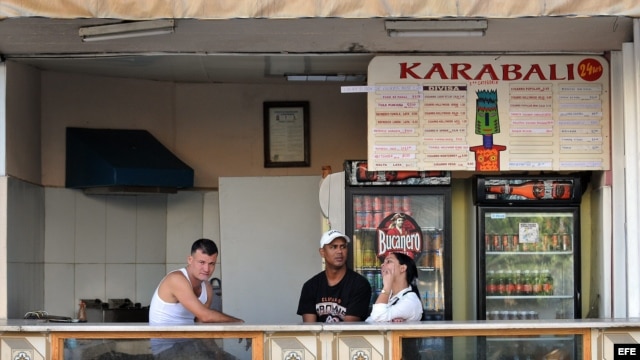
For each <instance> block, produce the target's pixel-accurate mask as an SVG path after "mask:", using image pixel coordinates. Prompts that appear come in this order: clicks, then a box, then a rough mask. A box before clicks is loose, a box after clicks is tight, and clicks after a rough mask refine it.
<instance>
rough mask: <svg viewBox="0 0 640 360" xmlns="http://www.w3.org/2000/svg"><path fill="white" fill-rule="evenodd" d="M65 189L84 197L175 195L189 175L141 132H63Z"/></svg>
mask: <svg viewBox="0 0 640 360" xmlns="http://www.w3.org/2000/svg"><path fill="white" fill-rule="evenodd" d="M66 147H67V150H66V151H67V154H66V187H67V188H74V189H83V190H84V192H85V193H88V194H100V195H119V194H122V195H136V194H154V193H176V192H177V191H178V190H179V189H186V188H190V187H193V169H192V168H190V167H189V166H188V165H187V164H185V163H184V162H182V161H181V160H180V159H179V158H178V157H177V156H175V155H174V154H173V153H172V152H171V151H169V150H168V149H167V148H166V147H165V146H164V145H162V143H160V142H159V141H158V140H157V139H156V138H155V137H154V136H153V135H151V134H150V133H149V132H148V131H146V130H123V129H86V128H74V127H70V128H67V146H66Z"/></svg>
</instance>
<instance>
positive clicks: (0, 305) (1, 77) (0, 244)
mask: <svg viewBox="0 0 640 360" xmlns="http://www.w3.org/2000/svg"><path fill="white" fill-rule="evenodd" d="M6 89H7V65H6V63H4V62H0V319H6V318H7V316H8V310H7V307H8V303H9V300H8V298H7V211H6V209H7V177H6V175H7V169H6V160H5V159H6V154H7V151H6V143H7V141H6V127H5V126H6V123H7V116H6V115H7V111H6V108H7V91H6Z"/></svg>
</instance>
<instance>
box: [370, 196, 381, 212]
mask: <svg viewBox="0 0 640 360" xmlns="http://www.w3.org/2000/svg"><path fill="white" fill-rule="evenodd" d="M372 207H373V209H372V210H373V211H382V207H383V205H382V196H374V197H373V202H372Z"/></svg>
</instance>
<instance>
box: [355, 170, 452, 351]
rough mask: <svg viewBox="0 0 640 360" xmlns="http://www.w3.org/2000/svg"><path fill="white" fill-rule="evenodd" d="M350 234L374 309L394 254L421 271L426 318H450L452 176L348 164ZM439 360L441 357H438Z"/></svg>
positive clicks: (430, 344)
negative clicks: (384, 263)
mask: <svg viewBox="0 0 640 360" xmlns="http://www.w3.org/2000/svg"><path fill="white" fill-rule="evenodd" d="M345 182H346V187H345V197H346V199H345V220H346V222H345V230H346V232H347V235H349V236H350V237H351V239H352V241H351V243H350V252H349V253H350V258H349V265H350V267H351V268H352V269H354V270H355V271H356V272H358V273H360V274H362V275H363V276H365V277H366V278H367V279H368V280H369V282H370V283H371V288H372V297H371V305H373V303H374V302H375V300H376V298H377V297H378V295H379V293H380V290H382V276H381V273H380V265H381V263H382V260H384V257H385V256H386V255H387V254H388V253H390V252H393V251H399V252H403V253H406V254H407V255H409V256H411V257H412V258H413V259H414V260H415V262H416V265H417V267H418V274H419V275H418V283H417V285H418V289H419V291H420V296H421V298H422V303H423V311H424V318H423V319H424V320H451V314H452V312H451V215H450V214H451V176H450V173H449V172H446V171H368V169H367V161H365V160H349V161H346V162H345ZM418 346H419V351H420V352H421V354H423V355H425V356H427V353H435V354H440V355H442V354H444V353H445V347H446V345H445V341H444V339H442V338H438V339H435V338H432V339H427V340H421V341H419V344H418ZM435 358H441V356H436V357H435Z"/></svg>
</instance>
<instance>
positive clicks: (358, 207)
mask: <svg viewBox="0 0 640 360" xmlns="http://www.w3.org/2000/svg"><path fill="white" fill-rule="evenodd" d="M363 207H364V200H363V199H362V196H354V197H353V210H354V211H356V212H358V211H364V208H363Z"/></svg>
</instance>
